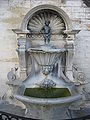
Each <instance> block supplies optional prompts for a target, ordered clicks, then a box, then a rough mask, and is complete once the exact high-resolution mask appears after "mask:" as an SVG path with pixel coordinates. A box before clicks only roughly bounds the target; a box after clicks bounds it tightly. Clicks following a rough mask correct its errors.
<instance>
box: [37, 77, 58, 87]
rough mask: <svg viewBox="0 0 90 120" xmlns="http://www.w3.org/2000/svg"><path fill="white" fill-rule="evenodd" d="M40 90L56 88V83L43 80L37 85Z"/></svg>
mask: <svg viewBox="0 0 90 120" xmlns="http://www.w3.org/2000/svg"><path fill="white" fill-rule="evenodd" d="M37 85H38V86H39V87H40V88H43V89H50V88H53V87H55V86H56V83H55V82H54V81H53V80H50V79H45V80H44V81H42V82H41V83H40V84H37Z"/></svg>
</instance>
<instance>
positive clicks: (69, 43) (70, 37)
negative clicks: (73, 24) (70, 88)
mask: <svg viewBox="0 0 90 120" xmlns="http://www.w3.org/2000/svg"><path fill="white" fill-rule="evenodd" d="M65 33H66V34H67V38H66V45H65V47H66V49H67V53H66V76H67V77H68V78H69V79H70V81H74V80H73V71H72V65H73V55H74V49H75V45H74V40H75V35H76V34H77V33H79V30H73V31H65Z"/></svg>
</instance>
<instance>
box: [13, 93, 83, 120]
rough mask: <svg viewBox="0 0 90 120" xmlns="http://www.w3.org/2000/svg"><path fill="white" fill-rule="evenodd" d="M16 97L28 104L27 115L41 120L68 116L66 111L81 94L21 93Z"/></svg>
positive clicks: (53, 119) (58, 119) (54, 119)
mask: <svg viewBox="0 0 90 120" xmlns="http://www.w3.org/2000/svg"><path fill="white" fill-rule="evenodd" d="M14 97H15V98H16V99H17V100H19V101H21V102H22V103H23V104H24V105H26V108H27V110H26V117H30V118H34V119H41V120H62V119H63V118H65V117H66V118H68V116H67V114H66V112H67V110H68V107H69V106H70V105H71V104H72V103H73V102H77V101H79V100H81V95H79V94H77V95H74V96H69V97H63V98H34V97H26V96H21V95H14Z"/></svg>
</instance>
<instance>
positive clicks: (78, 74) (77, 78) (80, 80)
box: [73, 65, 86, 85]
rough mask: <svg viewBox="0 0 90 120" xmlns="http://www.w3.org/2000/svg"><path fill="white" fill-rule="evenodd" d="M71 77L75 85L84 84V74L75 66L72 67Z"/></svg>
mask: <svg viewBox="0 0 90 120" xmlns="http://www.w3.org/2000/svg"><path fill="white" fill-rule="evenodd" d="M73 76H74V79H75V81H76V83H77V84H81V85H83V84H85V83H86V82H85V74H84V73H83V72H82V70H81V69H80V68H79V67H78V66H77V65H73Z"/></svg>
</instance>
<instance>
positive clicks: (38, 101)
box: [14, 94, 82, 105]
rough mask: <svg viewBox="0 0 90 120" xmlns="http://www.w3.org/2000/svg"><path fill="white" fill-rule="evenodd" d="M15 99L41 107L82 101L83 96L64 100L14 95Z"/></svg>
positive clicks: (78, 95) (74, 96) (73, 96)
mask: <svg viewBox="0 0 90 120" xmlns="http://www.w3.org/2000/svg"><path fill="white" fill-rule="evenodd" d="M14 97H15V98H16V99H17V100H20V101H22V102H27V103H31V104H39V105H56V104H65V103H71V102H73V101H78V100H80V99H82V95H80V94H76V95H72V96H69V97H62V98H35V97H27V96H24V95H14Z"/></svg>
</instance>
